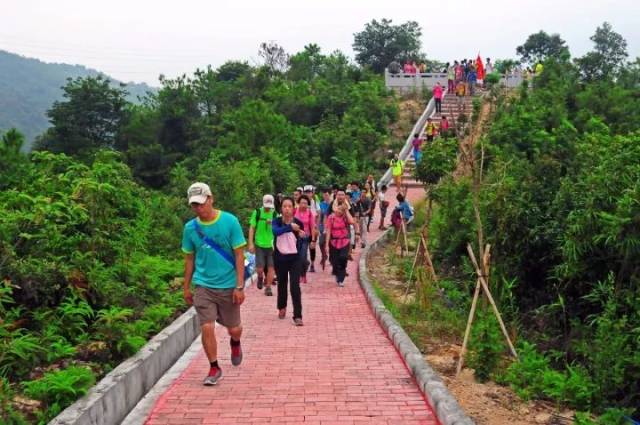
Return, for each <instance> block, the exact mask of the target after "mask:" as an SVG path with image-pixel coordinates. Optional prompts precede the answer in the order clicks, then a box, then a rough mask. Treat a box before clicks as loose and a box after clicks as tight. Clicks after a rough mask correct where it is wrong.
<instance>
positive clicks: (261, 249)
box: [249, 194, 275, 297]
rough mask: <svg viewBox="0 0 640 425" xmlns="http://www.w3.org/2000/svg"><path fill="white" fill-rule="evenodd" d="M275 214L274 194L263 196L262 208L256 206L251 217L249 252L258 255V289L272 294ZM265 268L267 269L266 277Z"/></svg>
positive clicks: (269, 294) (266, 293) (268, 294)
mask: <svg viewBox="0 0 640 425" xmlns="http://www.w3.org/2000/svg"><path fill="white" fill-rule="evenodd" d="M274 214H275V200H274V199H273V196H272V195H268V194H267V195H264V196H263V197H262V208H256V209H255V210H254V211H253V213H252V214H251V218H250V219H249V252H251V253H252V254H255V255H256V271H257V272H258V289H262V284H263V283H264V285H265V289H264V294H265V295H267V296H269V297H270V296H272V295H273V292H272V290H271V285H272V284H273V277H274V275H275V269H274V268H273V230H272V229H271V223H272V221H273V218H274ZM265 268H266V271H267V274H266V279H265Z"/></svg>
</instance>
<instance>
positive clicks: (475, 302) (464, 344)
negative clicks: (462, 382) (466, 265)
mask: <svg viewBox="0 0 640 425" xmlns="http://www.w3.org/2000/svg"><path fill="white" fill-rule="evenodd" d="M479 295H480V279H477V280H476V290H475V291H474V293H473V301H471V311H470V312H469V319H467V329H465V331H464V340H463V341H462V350H460V358H459V359H458V366H457V367H456V376H458V375H459V374H460V371H461V370H462V364H463V363H464V356H465V354H466V353H467V343H468V342H469V334H471V324H472V323H473V319H474V316H475V313H476V306H477V305H478V296H479Z"/></svg>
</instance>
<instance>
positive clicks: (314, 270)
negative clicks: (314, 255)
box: [309, 264, 316, 273]
mask: <svg viewBox="0 0 640 425" xmlns="http://www.w3.org/2000/svg"><path fill="white" fill-rule="evenodd" d="M309 272H310V273H315V272H316V268H315V267H314V266H313V264H312V265H311V267H309Z"/></svg>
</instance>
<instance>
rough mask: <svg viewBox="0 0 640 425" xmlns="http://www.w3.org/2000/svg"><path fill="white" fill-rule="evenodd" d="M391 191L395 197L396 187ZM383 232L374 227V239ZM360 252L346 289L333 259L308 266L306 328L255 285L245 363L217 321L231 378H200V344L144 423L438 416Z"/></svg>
mask: <svg viewBox="0 0 640 425" xmlns="http://www.w3.org/2000/svg"><path fill="white" fill-rule="evenodd" d="M388 195H391V196H388V197H389V198H391V197H393V196H395V189H390V190H389V191H388ZM421 196H423V192H422V190H421V189H417V188H416V189H410V191H409V198H410V199H411V200H412V201H415V200H416V199H417V198H420V197H421ZM394 203H395V199H394V200H393V201H392V205H394ZM376 212H378V211H376ZM389 215H390V214H389ZM388 219H389V217H387V220H388ZM375 223H377V220H376V222H375ZM374 227H377V226H374V225H373V223H372V225H371V228H372V229H373V228H374ZM377 237H379V232H377V231H376V232H375V233H373V234H371V235H370V237H369V240H370V241H372V240H374V239H375V238H377ZM360 251H361V250H360V249H358V250H357V251H356V258H355V260H356V261H352V262H350V263H349V274H350V276H349V277H347V280H346V281H345V287H344V288H339V287H337V285H336V284H335V280H334V279H333V277H332V276H331V274H330V267H329V266H327V270H326V271H325V272H322V271H320V270H319V272H316V273H309V274H308V275H307V277H308V279H309V282H310V283H308V284H301V286H302V306H303V317H304V323H305V325H304V326H303V327H295V326H293V322H292V320H291V306H290V305H289V308H288V311H287V319H286V320H279V319H278V318H277V310H276V297H275V296H274V297H265V296H264V295H263V293H262V291H258V290H257V289H256V288H255V287H251V288H249V289H248V291H247V300H246V301H245V304H244V305H243V310H242V318H243V324H244V327H245V332H244V336H243V338H242V347H243V351H244V361H243V363H242V365H241V366H240V367H233V366H231V363H230V360H229V351H230V350H229V337H228V335H226V331H225V332H224V333H222V332H221V331H222V330H223V328H220V327H218V328H217V330H218V334H219V335H222V336H221V337H220V338H219V339H220V340H221V341H220V342H219V357H218V360H219V363H220V365H221V367H222V369H223V372H224V378H223V379H222V380H221V381H220V383H219V384H218V385H216V386H214V387H204V386H202V379H203V378H204V376H205V375H206V373H207V372H208V369H209V364H208V362H207V359H206V357H205V355H204V352H202V353H201V354H200V355H199V356H198V357H197V358H196V359H194V360H193V361H192V363H191V364H190V365H189V366H188V367H187V368H186V369H185V371H184V372H183V373H182V375H181V376H180V378H178V379H177V380H176V381H175V382H174V384H173V385H172V386H171V387H170V388H169V390H168V391H167V392H166V393H165V394H163V396H162V397H161V398H160V399H159V400H158V402H157V403H156V405H155V406H154V408H153V410H152V412H151V414H150V415H149V418H148V419H147V422H146V423H147V424H243V423H259V424H262V423H292V424H298V423H304V424H352V423H360V424H394V425H395V424H436V423H437V421H436V419H435V415H434V413H433V412H432V410H431V407H430V406H429V405H428V404H427V402H426V401H425V399H424V397H423V396H422V394H421V393H420V391H419V390H418V387H417V386H416V384H415V381H414V380H413V378H412V377H411V375H410V374H409V371H408V370H407V368H406V367H405V365H404V363H403V361H402V358H401V357H400V355H399V354H398V352H397V351H396V350H395V348H394V346H393V343H392V342H391V341H390V340H389V339H388V338H387V336H386V334H385V333H384V332H383V330H382V329H381V328H380V326H379V325H378V322H377V321H376V319H375V316H374V315H373V314H372V312H371V310H370V308H369V305H368V304H367V301H366V299H365V296H364V294H363V292H362V290H361V289H360V285H359V284H358V282H357V273H358V272H357V264H358V262H357V259H358V257H359V254H360ZM319 257H320V255H319V253H318V258H319ZM316 266H317V264H316ZM318 268H319V267H318ZM274 295H275V294H274Z"/></svg>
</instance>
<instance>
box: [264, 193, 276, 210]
mask: <svg viewBox="0 0 640 425" xmlns="http://www.w3.org/2000/svg"><path fill="white" fill-rule="evenodd" d="M262 206H263V207H265V208H273V207H274V206H275V202H274V200H273V196H272V195H264V196H263V197H262Z"/></svg>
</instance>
